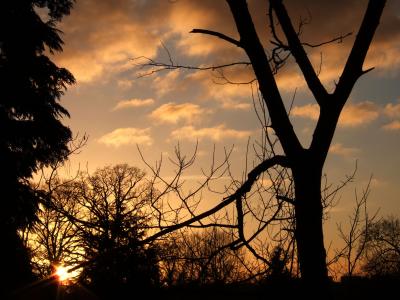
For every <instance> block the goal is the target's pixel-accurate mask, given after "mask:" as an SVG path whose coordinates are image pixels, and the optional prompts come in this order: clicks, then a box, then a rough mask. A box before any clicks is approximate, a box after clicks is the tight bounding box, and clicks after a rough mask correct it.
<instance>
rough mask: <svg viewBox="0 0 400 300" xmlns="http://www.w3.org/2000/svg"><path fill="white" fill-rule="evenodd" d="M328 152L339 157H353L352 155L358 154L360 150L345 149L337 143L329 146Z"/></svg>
mask: <svg viewBox="0 0 400 300" xmlns="http://www.w3.org/2000/svg"><path fill="white" fill-rule="evenodd" d="M329 152H330V153H333V154H336V155H340V156H353V155H354V154H356V153H358V152H360V149H358V148H351V147H345V146H343V144H341V143H337V144H332V145H331V147H330V148H329Z"/></svg>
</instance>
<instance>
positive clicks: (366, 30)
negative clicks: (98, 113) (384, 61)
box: [334, 0, 386, 106]
mask: <svg viewBox="0 0 400 300" xmlns="http://www.w3.org/2000/svg"><path fill="white" fill-rule="evenodd" d="M385 4H386V0H370V1H369V2H368V7H367V11H366V12H365V15H364V19H363V21H362V23H361V27H360V29H359V31H358V34H357V37H356V40H355V41H354V44H353V48H352V49H351V52H350V55H349V57H348V59H347V62H346V65H345V67H344V70H343V73H342V75H341V76H340V79H339V82H338V84H337V87H336V90H335V92H334V94H335V95H337V96H338V100H339V102H340V105H341V106H343V105H344V104H345V103H346V100H347V98H348V97H349V95H350V93H351V90H352V89H353V86H354V84H355V83H356V81H357V79H358V78H359V77H360V76H362V75H363V74H365V73H367V72H369V71H370V70H371V69H368V70H366V71H363V69H362V67H363V64H364V60H365V57H366V56H367V52H368V49H369V47H370V45H371V42H372V38H373V36H374V34H375V31H376V28H377V27H378V25H379V20H380V18H381V15H382V12H383V8H384V7H385Z"/></svg>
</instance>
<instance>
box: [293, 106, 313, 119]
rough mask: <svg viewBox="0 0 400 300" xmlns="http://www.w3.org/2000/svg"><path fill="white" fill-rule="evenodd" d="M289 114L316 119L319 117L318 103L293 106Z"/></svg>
mask: <svg viewBox="0 0 400 300" xmlns="http://www.w3.org/2000/svg"><path fill="white" fill-rule="evenodd" d="M290 114H291V115H292V116H294V117H301V118H307V119H311V120H314V121H315V120H318V117H319V106H318V104H306V105H303V106H294V107H293V108H292V110H291V112H290Z"/></svg>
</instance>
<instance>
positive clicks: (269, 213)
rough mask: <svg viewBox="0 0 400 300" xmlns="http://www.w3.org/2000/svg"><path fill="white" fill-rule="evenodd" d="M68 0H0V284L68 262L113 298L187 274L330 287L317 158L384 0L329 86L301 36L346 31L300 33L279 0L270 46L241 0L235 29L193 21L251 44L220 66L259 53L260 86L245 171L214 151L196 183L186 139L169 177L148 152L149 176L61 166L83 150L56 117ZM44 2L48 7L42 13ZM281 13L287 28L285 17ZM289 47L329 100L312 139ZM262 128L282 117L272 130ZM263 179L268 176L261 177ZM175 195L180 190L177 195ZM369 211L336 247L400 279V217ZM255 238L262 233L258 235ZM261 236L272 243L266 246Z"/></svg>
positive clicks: (98, 292)
mask: <svg viewBox="0 0 400 300" xmlns="http://www.w3.org/2000/svg"><path fill="white" fill-rule="evenodd" d="M73 2H74V1H73V0H20V1H6V2H5V3H2V7H1V10H0V82H1V90H0V92H1V102H0V124H1V128H2V130H1V133H0V163H1V166H2V172H1V178H0V179H1V180H0V182H1V189H2V194H1V198H2V209H1V211H0V233H1V236H2V238H3V243H2V244H3V246H2V247H1V254H2V257H4V258H6V259H4V261H3V272H4V273H5V274H7V276H5V277H4V279H3V280H2V281H1V287H0V297H2V298H5V297H7V296H10V292H12V294H13V295H16V292H17V294H18V290H20V289H22V288H23V287H24V286H25V287H26V285H27V284H29V283H30V282H32V281H34V280H35V279H43V280H44V281H49V284H50V285H51V286H53V287H54V281H53V279H54V274H53V272H54V270H55V267H56V266H58V265H60V264H65V265H66V266H67V267H70V268H72V269H76V271H77V273H76V278H74V279H73V281H72V282H74V283H76V285H75V286H78V285H80V286H83V287H85V288H88V289H89V290H91V291H93V292H94V295H95V296H96V297H100V298H104V299H109V298H113V297H117V298H118V297H122V296H123V295H127V294H129V295H138V294H140V292H138V291H142V290H149V289H155V288H166V287H168V288H172V287H177V286H178V287H182V286H185V287H188V288H190V289H191V290H192V291H193V289H195V288H196V287H204V286H213V287H221V286H224V285H227V284H231V285H232V284H239V283H242V284H243V283H249V284H253V285H254V284H256V283H260V284H265V285H266V286H268V287H269V290H268V292H266V291H264V294H268V293H269V294H270V295H272V294H274V295H275V294H276V293H279V292H281V291H282V289H283V288H285V287H293V290H292V291H291V292H290V293H291V295H295V294H296V291H297V289H299V287H298V286H297V282H298V281H297V278H299V275H300V276H301V278H302V279H303V280H304V281H306V282H307V283H308V286H307V287H308V288H310V287H313V286H317V287H319V286H321V287H322V288H323V289H322V290H324V291H327V289H325V288H326V287H327V285H329V284H331V283H329V282H328V268H327V264H326V251H325V247H324V243H323V230H322V223H323V217H324V209H325V208H326V207H327V206H329V201H328V200H327V199H328V198H329V197H328V198H326V197H324V193H325V192H326V189H324V188H323V184H321V183H322V178H323V176H322V169H323V166H324V162H325V159H326V157H327V153H328V150H329V146H330V144H331V141H332V138H333V135H334V132H335V128H336V124H337V121H338V119H339V116H340V113H341V110H342V109H343V107H344V105H345V103H346V101H347V99H348V96H349V94H350V92H351V90H352V88H353V86H354V84H355V83H356V81H357V80H358V78H359V77H361V76H362V75H364V74H365V73H367V72H368V71H370V70H363V69H362V67H363V62H364V59H365V56H366V54H367V51H368V48H369V46H370V43H371V41H372V38H373V36H374V33H375V30H376V28H377V26H378V23H379V19H380V16H381V14H382V10H383V7H384V4H385V1H383V0H382V1H380V0H370V1H369V5H368V7H367V10H366V13H365V16H364V19H363V22H362V24H361V26H360V30H359V34H358V35H357V38H356V40H355V42H354V45H353V48H352V50H351V52H350V55H349V58H348V61H347V63H346V65H345V68H344V70H343V73H342V76H341V77H340V79H339V81H338V84H337V85H336V87H335V90H334V91H333V92H328V91H327V90H326V89H325V87H324V86H323V85H322V83H321V81H320V80H319V78H318V74H317V72H316V71H315V70H314V68H313V66H312V65H311V62H310V61H309V59H308V58H307V55H306V52H305V50H304V48H305V47H306V46H307V47H316V46H320V45H324V44H327V43H331V42H334V41H338V40H341V39H343V38H344V37H346V36H347V35H346V36H340V37H338V38H335V39H333V40H332V41H328V42H323V43H321V44H319V45H310V44H303V43H302V42H301V41H300V39H299V33H298V32H296V30H295V28H294V26H293V24H292V22H291V19H290V17H289V15H288V13H287V10H286V7H285V6H284V4H283V1H281V0H270V1H269V7H268V18H269V21H270V29H271V34H272V39H273V41H272V45H273V49H272V52H271V53H272V54H271V56H270V54H269V53H268V51H265V49H264V47H263V45H261V43H260V40H259V37H258V34H257V32H256V30H255V27H254V24H253V20H252V16H251V14H250V11H249V10H248V7H247V2H246V1H244V0H235V1H234V0H227V3H228V6H229V8H230V10H231V13H232V15H233V18H234V22H235V25H236V28H237V30H238V34H239V35H240V40H236V39H234V38H231V37H228V36H226V35H224V34H222V33H219V32H215V31H211V30H207V29H194V30H193V31H192V32H193V33H201V34H208V35H212V36H216V37H218V38H220V39H223V40H225V41H227V42H229V43H231V44H233V45H234V46H236V47H239V48H241V49H242V50H243V51H244V52H245V53H246V55H247V56H248V58H249V61H248V62H240V63H232V64H228V65H221V66H213V67H212V69H223V68H226V67H230V66H233V65H238V64H239V65H245V66H249V65H251V66H252V68H253V70H254V73H255V76H256V79H257V82H258V88H259V94H258V96H259V99H258V100H259V105H260V107H261V111H258V113H260V112H261V115H258V117H259V119H260V122H261V124H262V128H263V137H262V139H263V141H262V143H261V144H260V145H258V146H259V148H257V149H258V150H255V152H256V156H257V157H258V160H259V161H257V163H256V162H254V165H253V168H252V170H251V171H250V172H249V173H248V176H247V177H246V178H245V179H242V180H241V181H238V180H236V179H234V177H233V176H232V174H231V171H230V165H229V153H228V154H227V155H226V159H225V161H224V162H223V163H222V164H221V165H216V164H215V162H214V161H213V162H212V166H211V171H210V173H209V174H205V180H204V182H203V183H202V184H201V185H200V186H199V187H198V188H196V189H195V190H194V191H192V192H189V193H183V191H182V189H181V188H182V186H183V182H182V178H181V175H182V174H183V171H184V170H185V169H187V168H188V167H190V166H191V165H192V164H193V162H194V156H193V158H190V159H189V160H187V158H186V157H185V156H184V155H181V154H180V152H179V151H176V154H177V161H176V162H175V166H176V167H177V169H178V171H177V173H176V176H175V177H174V178H173V179H172V181H166V180H165V179H164V178H162V176H161V175H160V168H161V165H159V166H156V167H155V168H152V167H151V166H149V165H148V166H149V167H150V170H151V176H150V177H146V176H145V173H144V172H143V171H141V170H139V169H138V168H135V167H130V166H127V165H117V166H114V167H105V168H102V169H99V170H97V171H96V172H94V173H93V174H90V173H89V172H87V171H86V172H79V173H78V174H77V176H76V177H75V178H72V179H62V178H60V177H59V176H57V168H58V166H59V165H60V164H62V162H63V161H64V160H66V158H67V157H68V155H69V154H71V152H73V151H74V150H73V149H72V150H71V148H69V147H68V143H70V142H71V141H72V138H71V131H70V129H69V128H68V127H66V126H64V125H63V124H62V123H61V120H62V118H63V117H68V116H69V114H68V112H67V111H66V110H65V108H63V107H62V106H61V105H60V104H59V100H60V97H61V96H62V94H63V92H64V90H65V89H66V86H67V85H70V84H73V83H74V77H73V76H72V74H71V73H69V72H68V71H67V70H65V69H63V68H59V67H58V66H56V65H55V64H54V63H53V62H52V61H51V60H50V59H49V57H48V56H46V55H45V53H50V54H52V53H53V52H57V51H62V39H61V37H60V31H58V30H57V28H56V25H57V22H59V21H60V20H61V19H62V17H63V16H65V15H68V14H69V12H70V9H71V7H72V4H73ZM38 9H44V10H43V11H42V13H40V14H39V13H38ZM42 17H43V18H42ZM278 23H279V26H280V27H281V29H282V32H281V31H277V30H276V28H277V26H278ZM303 25H304V24H300V28H301V27H302V26H303ZM281 35H282V37H284V39H282V38H281ZM290 56H293V57H294V58H295V59H296V62H297V64H298V65H299V67H300V69H301V71H302V73H303V75H304V77H305V80H306V81H307V84H308V87H309V88H310V90H311V92H312V94H313V95H314V97H315V99H316V102H317V103H318V105H319V106H320V108H321V114H320V116H319V120H318V123H317V127H316V129H315V132H314V135H313V139H312V142H311V145H310V147H309V148H304V147H303V146H302V145H301V143H300V141H299V139H298V137H297V136H296V133H295V132H294V130H293V126H292V124H291V122H290V119H289V117H288V113H287V111H286V109H285V106H284V105H283V99H282V96H281V94H280V92H279V90H278V87H277V85H276V81H275V77H274V76H275V75H276V74H277V72H278V71H279V69H280V68H282V67H283V66H284V65H285V63H286V62H287V60H288V58H289V57H290ZM149 61H150V63H149V64H148V65H149V66H155V67H160V69H158V70H164V69H166V68H167V69H176V68H185V66H176V65H174V64H173V62H172V59H171V60H170V62H171V64H172V65H167V64H157V63H156V62H154V61H151V60H149ZM198 69H201V68H198ZM203 69H207V68H203ZM209 69H210V68H209ZM158 70H156V71H154V72H157V71H158ZM154 72H150V73H154ZM267 115H268V116H267ZM260 116H261V117H260ZM264 129H266V130H265V132H264ZM267 129H273V131H274V135H275V138H274V139H271V133H270V132H269V131H268V130H267ZM276 145H279V146H280V147H282V149H283V153H282V155H281V154H277V153H278V152H275V150H274V147H275V146H276ZM78 148H79V147H78ZM46 167H50V175H49V177H44V181H43V183H42V184H39V185H35V184H31V183H30V179H31V178H32V175H33V174H34V173H36V172H38V171H39V170H41V169H43V168H46ZM246 167H247V166H246ZM221 170H223V172H222V173H221V172H220V171H221ZM224 174H229V175H230V176H231V179H232V182H231V184H230V185H229V186H228V187H227V188H226V189H225V190H224V191H222V192H219V194H223V195H224V198H223V199H222V201H221V203H219V204H218V205H216V206H215V207H213V208H212V209H210V210H209V211H206V212H202V213H200V214H198V213H197V211H196V208H197V207H198V206H199V201H200V200H201V197H197V195H201V193H202V190H203V189H204V188H205V187H210V185H211V184H212V182H213V181H214V180H215V179H218V178H219V177H221V176H222V175H224ZM263 179H267V180H270V181H271V184H269V185H268V186H266V185H265V183H264V182H263ZM171 195H173V196H175V197H176V199H173V200H178V201H177V202H178V203H175V204H173V203H172V202H173V201H171V199H168V197H169V196H171ZM196 197H197V198H196ZM251 197H253V198H251ZM250 198H251V201H250ZM254 199H256V200H257V201H253V200H254ZM230 204H232V205H233V206H234V207H235V212H234V213H233V217H232V215H229V214H228V213H226V214H225V215H224V214H223V213H222V217H221V216H218V213H221V212H224V210H225V209H226V208H227V207H228V205H230ZM182 216H183V217H182ZM248 216H252V217H253V219H255V220H257V222H258V225H257V226H258V227H257V228H256V230H255V231H253V232H250V234H248V232H247V231H246V228H245V224H246V220H247V217H248ZM367 221H368V219H366V222H365V224H364V226H361V225H360V224H361V223H360V222H359V218H357V217H354V218H353V224H352V225H354V228H359V230H353V227H352V230H351V231H350V232H349V235H348V236H346V235H343V237H345V242H346V247H345V248H344V250H343V251H341V252H340V253H338V257H339V258H340V257H345V259H346V261H347V265H348V268H347V269H348V270H349V271H348V272H347V276H346V277H344V279H345V280H344V282H353V283H354V282H355V281H354V280H355V279H356V277H355V276H354V274H356V272H355V270H357V269H356V266H357V263H358V262H362V264H361V267H360V269H359V270H360V272H364V274H365V275H366V276H365V278H367V277H369V278H370V280H372V279H374V280H376V279H377V278H389V277H390V278H394V279H397V278H398V276H399V237H398V232H399V223H398V220H395V219H386V220H385V219H383V220H379V221H375V220H370V222H367ZM360 226H361V227H360ZM184 228H189V229H190V230H189V229H186V230H184ZM271 228H272V229H271ZM360 228H361V229H360ZM265 231H267V232H268V233H267V234H265V235H264V236H263V235H262V234H263V232H265ZM347 237H348V238H347ZM260 240H264V243H262V242H260V243H259V245H258V246H254V244H255V242H259V241H260ZM355 240H356V241H357V242H354V241H355ZM266 241H267V242H270V241H272V242H271V243H270V244H268V245H266V243H265V242H266ZM354 249H356V250H357V251H353V250H354ZM260 253H261V254H260ZM354 253H356V255H355V256H354ZM249 254H251V255H253V257H255V259H256V261H257V262H256V263H253V261H254V260H252V259H249V257H248V255H249ZM289 283H290V285H289ZM271 287H273V288H271ZM301 288H304V287H301ZM65 290H66V288H65ZM303 292H304V291H303ZM288 293H289V292H288ZM71 295H72V294H71ZM200 296H204V295H203V294H202V293H199V294H198V295H197V297H200ZM17 297H18V296H17ZM195 297H196V296H195ZM328 298H329V297H328Z"/></svg>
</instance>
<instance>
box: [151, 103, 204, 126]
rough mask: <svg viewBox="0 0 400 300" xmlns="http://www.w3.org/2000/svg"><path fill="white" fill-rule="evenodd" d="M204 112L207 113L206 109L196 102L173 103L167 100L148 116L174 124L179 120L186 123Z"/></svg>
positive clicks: (199, 116)
mask: <svg viewBox="0 0 400 300" xmlns="http://www.w3.org/2000/svg"><path fill="white" fill-rule="evenodd" d="M206 113H208V111H206V110H205V109H203V108H201V107H200V106H199V105H197V104H193V103H182V104H175V103H174V102H169V103H166V104H163V105H161V106H160V107H159V108H157V109H156V110H154V111H153V112H152V113H151V114H150V116H151V117H152V118H153V119H155V120H157V121H159V122H162V123H172V124H176V123H178V122H179V121H181V120H183V121H185V122H186V123H191V122H193V121H194V120H196V119H199V118H201V117H202V116H203V115H204V114H206Z"/></svg>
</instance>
